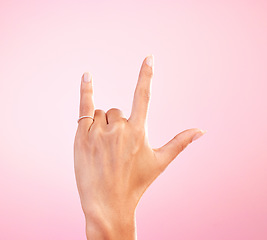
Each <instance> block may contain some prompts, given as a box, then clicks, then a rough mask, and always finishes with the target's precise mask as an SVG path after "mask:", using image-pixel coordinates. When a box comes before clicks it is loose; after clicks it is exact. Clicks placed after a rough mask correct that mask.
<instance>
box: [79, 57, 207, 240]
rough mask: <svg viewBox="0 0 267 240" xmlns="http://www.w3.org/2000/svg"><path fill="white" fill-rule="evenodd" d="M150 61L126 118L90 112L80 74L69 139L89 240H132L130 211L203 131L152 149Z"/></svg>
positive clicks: (115, 112)
mask: <svg viewBox="0 0 267 240" xmlns="http://www.w3.org/2000/svg"><path fill="white" fill-rule="evenodd" d="M153 66H154V57H153V55H149V56H147V57H146V58H145V59H144V61H143V63H142V66H141V70H140V73H139V77H138V82H137V86H136V89H135V92H134V99H133V105H132V111H131V116H130V117H129V119H127V118H126V117H125V116H124V114H123V113H122V111H121V110H119V109H116V108H112V109H109V110H108V111H107V112H106V113H105V112H104V111H103V110H99V109H97V110H95V106H94V100H93V86H92V76H91V74H89V73H84V74H83V76H82V81H81V88H80V116H92V117H93V118H94V119H92V118H88V117H87V118H82V119H80V120H79V121H78V128H77V131H76V135H75V140H74V169H75V176H76V182H77V188H78V192H79V196H80V200H81V206H82V209H83V212H84V215H85V220H86V235H87V238H88V239H93V240H98V239H114V240H115V239H116V240H120V239H123V240H132V239H137V236H136V235H137V234H136V222H135V209H136V207H137V204H138V202H139V200H140V198H141V196H142V195H143V193H144V192H145V190H146V189H147V187H148V186H149V185H150V184H151V183H152V182H153V181H154V180H155V179H156V178H157V177H158V176H159V175H160V174H161V173H162V172H163V171H164V169H165V168H166V167H167V166H168V165H169V163H170V162H171V161H172V160H174V159H175V158H176V157H177V155H178V154H179V153H180V152H181V151H183V149H185V148H186V146H187V145H188V144H189V143H191V142H192V141H193V140H195V139H197V138H199V137H200V136H202V135H203V134H204V133H205V131H203V130H201V129H198V128H192V129H188V130H185V131H183V132H181V133H179V134H177V135H176V136H175V137H174V138H173V139H171V140H170V141H169V142H168V143H166V144H165V145H164V146H162V147H160V148H154V149H152V148H151V147H150V145H149V142H148V137H147V134H146V122H147V111H148V106H149V101H150V95H151V94H150V91H151V80H152V77H153V72H154V69H153Z"/></svg>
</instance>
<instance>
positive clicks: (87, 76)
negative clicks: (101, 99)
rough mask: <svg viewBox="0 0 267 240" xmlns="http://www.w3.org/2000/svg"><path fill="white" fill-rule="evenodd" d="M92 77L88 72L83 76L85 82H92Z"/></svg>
mask: <svg viewBox="0 0 267 240" xmlns="http://www.w3.org/2000/svg"><path fill="white" fill-rule="evenodd" d="M91 79H92V76H91V74H90V73H88V72H86V73H84V74H83V81H84V82H91Z"/></svg>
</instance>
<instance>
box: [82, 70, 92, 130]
mask: <svg viewBox="0 0 267 240" xmlns="http://www.w3.org/2000/svg"><path fill="white" fill-rule="evenodd" d="M94 112H95V107H94V99H93V85H92V75H91V74H90V73H88V72H85V73H84V74H83V76H82V81H81V87H80V112H79V117H82V116H91V117H94ZM92 123H93V119H92V118H89V117H86V118H82V119H80V120H79V122H78V129H81V130H83V131H88V130H89V128H90V127H91V125H92Z"/></svg>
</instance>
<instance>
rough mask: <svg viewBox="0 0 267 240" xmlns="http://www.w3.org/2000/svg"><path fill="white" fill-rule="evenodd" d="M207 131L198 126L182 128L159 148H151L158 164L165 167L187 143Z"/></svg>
mask: <svg viewBox="0 0 267 240" xmlns="http://www.w3.org/2000/svg"><path fill="white" fill-rule="evenodd" d="M206 132H207V131H203V130H201V129H199V128H192V129H187V130H184V131H183V132H181V133H179V134H177V135H176V136H175V137H174V138H173V139H171V140H170V141H169V142H168V143H166V144H165V145H164V146H162V147H160V148H156V149H153V150H154V152H155V155H156V158H157V159H158V161H159V164H160V165H162V167H163V169H165V168H166V167H167V166H168V165H169V164H170V162H172V161H173V160H174V159H175V158H176V157H177V155H178V154H179V153H180V152H182V151H183V150H184V149H185V148H186V147H187V145H188V144H189V143H191V142H193V141H195V140H196V139H198V138H199V137H201V136H203V135H204V133H206Z"/></svg>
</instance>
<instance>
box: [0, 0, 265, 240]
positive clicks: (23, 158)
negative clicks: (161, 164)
mask: <svg viewBox="0 0 267 240" xmlns="http://www.w3.org/2000/svg"><path fill="white" fill-rule="evenodd" d="M266 13H267V2H266V1H264V0H263V1H252V0H251V1H248V0H245V1H237V0H235V1H211V0H206V1H197V0H195V1H194V0H192V1H170V0H167V1H166V0H164V1H163V0H162V1H157V0H154V1H152V0H150V1H82V0H78V1H74V0H73V1H52V0H48V1H30V0H28V1H1V3H0V32H1V38H0V68H1V70H0V109H1V118H0V126H1V140H0V148H1V151H0V191H1V192H0V239H1V240H17V239H27V240H36V239H38V240H47V239H66V240H70V239H81V240H85V231H84V217H83V213H82V210H81V207H80V202H79V196H78V192H77V189H76V183H75V177H74V170H73V141H74V136H75V131H76V127H77V122H76V120H77V118H78V114H79V109H78V106H79V87H80V78H81V76H82V74H83V72H84V71H90V72H91V73H92V74H93V78H94V91H95V105H96V108H100V109H103V110H105V111H107V110H108V109H110V108H112V107H116V108H120V109H121V110H122V111H123V112H124V113H125V114H126V116H128V117H129V114H130V110H131V104H132V98H133V93H134V89H135V86H136V82H137V77H138V73H139V70H140V66H141V63H142V61H143V59H144V58H145V57H146V56H147V55H148V54H154V56H155V75H154V78H153V83H152V99H151V104H150V109H149V119H148V133H149V139H150V143H151V145H152V146H153V147H159V146H161V145H163V144H165V143H166V142H167V141H169V140H170V139H171V138H172V137H174V136H175V135H176V134H177V133H179V132H181V131H183V130H185V129H188V128H192V127H199V128H202V129H206V130H208V132H207V133H206V135H205V136H203V137H202V138H201V139H199V140H198V141H197V142H194V143H192V144H191V145H190V146H188V148H186V149H185V150H184V151H183V152H182V153H181V154H180V155H179V156H178V157H177V158H176V159H175V160H174V161H173V162H172V163H171V164H170V165H169V167H168V168H167V169H166V170H165V172H164V173H163V174H162V175H160V176H159V178H158V179H156V181H155V182H154V183H153V184H152V185H151V186H150V188H149V189H148V191H147V192H146V193H145V194H144V195H143V198H142V199H141V201H140V203H139V205H138V208H137V233H138V239H140V240H141V239H143V240H144V239H146V240H154V239H168V240H171V239H173V240H174V239H175V240H176V239H183V240H195V239H201V240H202V239H203V240H204V239H205V240H214V239H216V240H236V239H242V240H247V239H251V240H252V239H253V240H254V239H257V240H263V239H267V151H266V138H267V137H266V135H267V127H266V123H267V112H266V109H267V96H266V89H267V70H266V63H267V14H266Z"/></svg>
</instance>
